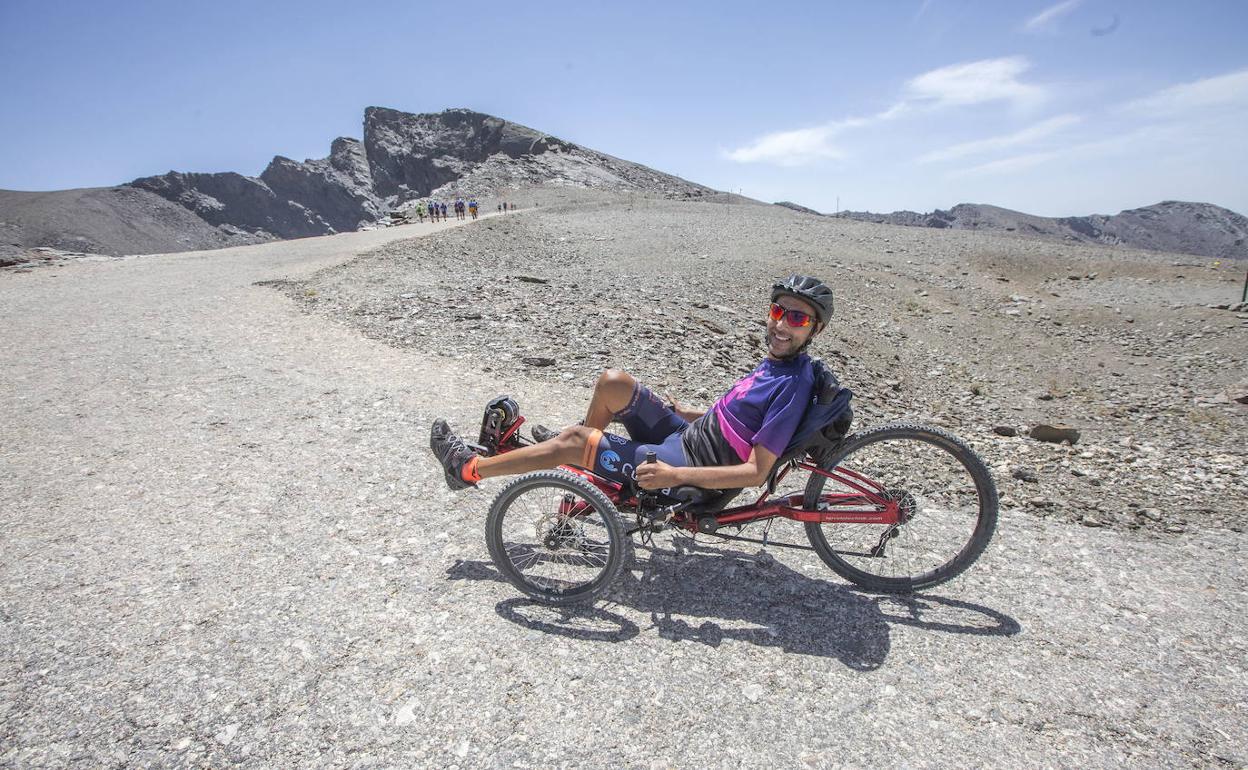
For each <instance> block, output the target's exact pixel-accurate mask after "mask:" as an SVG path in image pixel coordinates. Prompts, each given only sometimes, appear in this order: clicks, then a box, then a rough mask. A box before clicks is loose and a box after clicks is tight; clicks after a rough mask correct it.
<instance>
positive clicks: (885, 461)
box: [806, 426, 997, 590]
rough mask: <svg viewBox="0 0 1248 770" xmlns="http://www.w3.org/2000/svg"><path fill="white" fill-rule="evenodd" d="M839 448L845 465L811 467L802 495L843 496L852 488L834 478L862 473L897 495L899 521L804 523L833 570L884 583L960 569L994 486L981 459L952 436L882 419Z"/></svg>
mask: <svg viewBox="0 0 1248 770" xmlns="http://www.w3.org/2000/svg"><path fill="white" fill-rule="evenodd" d="M842 455H843V456H842V458H841V459H840V460H839V461H838V468H839V469H840V470H841V471H844V472H843V473H836V474H834V477H833V478H827V477H824V476H821V475H819V474H812V475H811V482H810V486H809V487H808V489H807V492H808V494H812V495H815V496H817V497H818V498H819V499H821V500H825V501H836V500H843V501H848V500H850V499H852V498H851V497H849V496H850V495H852V494H854V493H855V489H853V487H852V485H851V483H850V482H842V481H840V480H839V479H840V478H845V479H853V480H854V481H853V483H854V484H860V483H861V480H862V479H866V480H868V481H869V482H871V483H873V484H877V485H879V487H880V488H881V489H882V490H883V491H882V495H883V497H885V498H886V499H888V500H890V501H894V502H896V504H897V506H898V508H899V510H900V513H901V518H902V521H900V522H899V523H897V524H822V525H821V524H811V525H808V526H807V528H806V530H807V534H808V535H809V536H810V539H811V541H812V543H813V544H814V545H815V549H816V550H817V551H819V554H820V556H821V557H822V558H823V559H824V561H825V562H827V563H828V566H830V567H832V568H833V569H834V570H836V571H837V572H838V573H840V574H842V575H844V576H845V577H848V578H849V579H850V580H853V581H854V582H857V583H860V584H862V585H864V586H867V587H870V588H877V589H884V590H904V589H913V588H918V587H922V586H928V585H935V584H936V583H939V582H943V581H945V580H948V579H950V578H951V577H953V576H955V575H957V574H958V573H959V572H961V571H962V570H964V569H965V568H966V566H968V565H969V564H970V563H971V562H972V561H974V559H975V558H976V557H978V555H979V553H980V552H981V551H982V549H983V547H984V546H985V545H986V544H987V539H988V537H990V536H991V533H992V527H993V525H994V524H995V521H996V513H997V511H996V490H995V487H994V486H993V484H992V479H991V476H990V475H989V474H988V472H987V469H986V468H985V467H984V466H983V463H982V461H980V460H979V458H978V457H976V456H975V455H974V453H973V452H971V451H970V449H969V448H967V447H966V446H965V445H964V444H962V443H961V442H959V441H957V439H955V438H953V437H952V436H949V435H948V434H945V433H943V432H940V431H936V430H933V429H925V428H920V427H918V426H887V427H885V428H881V429H876V430H873V431H868V432H867V433H864V434H861V435H860V436H859V437H855V438H854V439H851V440H850V441H847V443H846V446H845V448H844V449H843V450H842ZM831 507H832V508H833V509H835V508H838V507H842V505H838V504H837V503H835V502H832V504H831ZM844 507H848V506H844Z"/></svg>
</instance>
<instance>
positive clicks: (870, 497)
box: [560, 461, 901, 530]
mask: <svg viewBox="0 0 1248 770" xmlns="http://www.w3.org/2000/svg"><path fill="white" fill-rule="evenodd" d="M560 467H561V468H562V469H563V470H566V471H568V472H569V473H575V474H576V475H578V476H580V477H581V478H583V479H585V480H586V481H588V482H589V483H591V484H593V485H594V486H596V487H598V489H600V490H602V492H603V494H605V495H606V496H607V498H608V499H610V500H611V502H612V503H614V504H615V505H616V506H617V507H619V508H631V509H636V508H637V507H638V505H639V502H638V500H637V498H636V497H634V496H632V495H629V494H627V493H626V492H625V490H624V485H622V484H620V483H618V482H615V481H611V480H610V479H605V478H603V477H601V476H599V475H597V474H596V473H593V472H592V471H589V470H586V469H584V468H581V467H579V466H576V465H562V466H560ZM795 468H801V469H802V470H807V471H810V472H812V473H818V474H819V475H820V476H825V477H827V478H829V479H832V480H834V481H837V482H838V483H840V484H842V485H844V486H846V487H848V488H850V489H853V490H855V492H852V493H844V492H842V493H825V494H822V495H820V496H819V507H818V509H816V510H811V509H808V508H804V507H803V505H804V504H805V499H804V498H805V495H804V494H802V493H797V494H792V495H788V496H787V497H780V498H775V499H772V500H768V499H767V495H768V493H767V492H766V491H765V490H764V491H763V493H762V494H761V495H759V497H758V499H757V500H755V501H754V502H753V503H750V504H748V505H739V506H735V507H733V508H725V509H724V510H722V511H718V512H716V513H714V514H708V515H713V516H714V517H715V522H716V524H717V525H718V526H723V525H726V524H736V525H740V524H748V523H750V522H752V521H762V520H764V519H774V518H784V519H792V520H793V521H800V522H818V523H820V524H897V523H898V522H899V521H900V508H901V506H900V502H899V501H897V500H890V499H888V497H887V496H886V495H885V492H884V488H883V486H882V485H880V484H878V483H877V482H875V481H873V480H871V479H869V478H867V477H866V476H864V475H862V474H861V473H858V472H856V471H852V470H850V469H848V468H841V467H836V468H833V469H832V470H830V471H825V470H823V469H822V468H819V467H817V466H815V465H811V464H810V463H808V462H804V461H795V462H794V463H791V464H789V466H788V467H786V468H784V469H783V470H781V471H780V475H779V476H778V477H777V478H776V483H777V484H779V483H780V481H781V480H782V479H783V478H784V477H785V476H786V475H788V473H789V471H791V470H793V469H795ZM674 521H676V522H678V523H679V524H680V525H681V526H683V527H684V528H686V529H690V530H696V529H697V522H696V521H694V520H692V519H691V518H689V517H683V518H677V519H675V520H674Z"/></svg>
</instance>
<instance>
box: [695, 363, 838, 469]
mask: <svg viewBox="0 0 1248 770" xmlns="http://www.w3.org/2000/svg"><path fill="white" fill-rule="evenodd" d="M814 383H815V375H814V369H813V368H812V366H811V361H810V357H809V356H807V355H806V354H804V353H803V354H802V355H800V356H798V357H797V358H794V359H792V360H789V361H775V360H772V359H770V358H766V359H763V362H762V363H760V364H759V365H758V366H757V367H756V368H755V369H754V371H752V372H750V373H749V374H747V375H746V376H744V377H742V378H741V379H739V380H737V382H736V384H734V385H733V386H732V388H730V389H729V390H728V392H727V393H725V394H724V395H723V396H721V397H720V399H719V400H718V401H716V402H715V405H714V406H712V407H711V409H710V411H708V412H707V413H706V414H704V415H703V416H701V417H699V418H698V419H696V420H694V421H693V423H692V424H691V425H690V426H689V428H688V429H687V430H686V431H685V434H684V436H683V437H682V438H683V441H682V443H683V445H684V450H685V455H686V456H687V457H688V458H689V460H690V464H691V465H735V464H738V463H743V462H745V461H746V460H748V459H749V457H750V452H751V451H752V449H753V448H754V447H755V446H762V447H764V448H766V449H767V450H768V451H770V452H771V453H773V454H775V455H777V456H779V455H782V454H784V450H785V449H786V448H787V447H788V444H789V441H790V440H791V439H792V438H793V433H794V432H795V431H796V430H797V426H798V425H799V424H800V423H801V421H802V416H803V415H805V413H806V408H807V407H808V406H810V398H811V393H812V391H813V390H814Z"/></svg>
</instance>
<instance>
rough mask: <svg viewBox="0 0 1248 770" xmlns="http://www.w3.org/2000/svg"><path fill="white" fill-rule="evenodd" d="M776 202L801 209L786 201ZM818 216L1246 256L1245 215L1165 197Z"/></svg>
mask: <svg viewBox="0 0 1248 770" xmlns="http://www.w3.org/2000/svg"><path fill="white" fill-rule="evenodd" d="M776 205H784V206H786V207H787V208H793V209H795V210H801V209H803V208H804V207H798V206H796V204H791V203H788V202H782V203H778V204H776ZM820 216H831V217H837V218H840V219H853V220H856V221H860V222H874V223H876V224H891V225H900V226H904V227H933V228H940V229H946V228H949V229H955V230H985V231H994V232H1013V233H1017V234H1018V235H1022V236H1031V237H1040V238H1051V239H1059V240H1063V241H1073V242H1077V243H1095V244H1101V245H1108V246H1127V247H1130V248H1137V249H1146V250H1149V251H1164V252H1172V253H1180V254H1193V255H1196V256H1204V257H1214V258H1217V259H1248V217H1244V216H1243V215H1241V214H1239V213H1237V212H1234V211H1231V210H1230V209H1226V208H1222V207H1221V206H1217V205H1214V204H1212V203H1198V202H1192V201H1174V200H1167V201H1161V202H1160V203H1155V204H1152V205H1151V206H1142V207H1139V208H1134V209H1125V210H1123V211H1120V212H1118V213H1117V214H1110V215H1106V214H1089V215H1087V216H1081V217H1041V216H1036V215H1034V214H1027V213H1025V212H1022V211H1014V210H1013V209H1007V208H1003V207H1001V206H992V205H989V204H982V203H959V204H958V205H956V206H954V207H953V208H951V209H948V210H942V209H936V210H935V211H932V212H930V213H919V212H915V211H894V212H892V213H889V214H875V213H872V212H869V211H840V212H837V213H835V214H821V215H820Z"/></svg>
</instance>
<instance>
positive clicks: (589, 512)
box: [488, 471, 623, 603]
mask: <svg viewBox="0 0 1248 770" xmlns="http://www.w3.org/2000/svg"><path fill="white" fill-rule="evenodd" d="M488 527H489V534H490V538H491V542H492V543H494V545H491V553H494V554H496V557H495V563H496V564H497V565H498V566H499V568H500V569H501V570H502V571H503V573H504V575H505V576H506V577H507V578H508V579H509V580H511V581H512V582H513V583H514V584H516V586H517V587H519V588H521V590H523V591H525V593H527V594H529V595H530V596H532V597H534V598H536V599H538V600H541V601H547V602H551V603H564V602H566V601H568V600H569V597H572V598H576V597H578V596H582V595H584V596H591V597H592V595H594V594H595V593H596V592H598V591H600V590H601V589H602V588H603V587H605V585H606V584H607V583H608V582H609V580H610V578H611V577H612V576H613V575H614V574H615V573H616V572H618V570H619V568H620V563H621V559H620V554H619V551H620V549H621V548H622V544H621V540H622V539H623V534H622V530H621V528H620V525H619V521H618V514H617V513H616V511H615V508H614V506H612V505H611V504H610V502H609V501H607V500H606V499H605V498H603V497H602V495H601V493H600V492H598V491H597V490H596V489H594V488H593V487H592V486H590V485H589V484H588V483H586V482H584V481H583V480H580V479H578V478H575V477H572V476H571V475H570V474H567V473H564V472H562V471H539V472H536V473H534V474H529V476H525V477H521V478H520V479H517V480H516V481H515V482H513V485H512V486H511V487H506V488H504V490H503V491H502V492H500V493H499V497H498V499H496V501H495V504H494V506H493V507H492V508H491V511H490V519H489V525H488ZM496 549H497V550H496Z"/></svg>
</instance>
